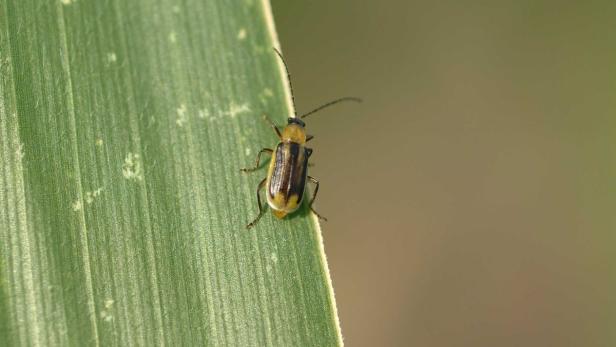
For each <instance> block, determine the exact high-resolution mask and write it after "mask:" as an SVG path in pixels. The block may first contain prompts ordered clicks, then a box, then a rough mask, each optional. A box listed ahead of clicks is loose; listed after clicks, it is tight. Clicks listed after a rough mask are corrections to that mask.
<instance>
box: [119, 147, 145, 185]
mask: <svg viewBox="0 0 616 347" xmlns="http://www.w3.org/2000/svg"><path fill="white" fill-rule="evenodd" d="M122 174H123V175H124V178H126V179H127V180H135V181H141V180H142V179H143V174H142V172H141V159H140V158H139V154H133V153H131V152H129V153H128V154H127V155H126V158H124V164H123V165H122Z"/></svg>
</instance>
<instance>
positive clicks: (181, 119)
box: [175, 104, 188, 126]
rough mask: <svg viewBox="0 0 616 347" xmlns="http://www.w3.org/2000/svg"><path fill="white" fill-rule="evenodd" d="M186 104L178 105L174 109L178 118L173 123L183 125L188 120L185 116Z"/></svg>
mask: <svg viewBox="0 0 616 347" xmlns="http://www.w3.org/2000/svg"><path fill="white" fill-rule="evenodd" d="M186 111H187V109H186V105H184V104H181V105H180V107H178V108H177V109H176V113H177V114H178V118H177V119H176V120H175V123H176V124H177V125H178V126H184V124H185V123H186V122H187V121H188V118H187V117H186Z"/></svg>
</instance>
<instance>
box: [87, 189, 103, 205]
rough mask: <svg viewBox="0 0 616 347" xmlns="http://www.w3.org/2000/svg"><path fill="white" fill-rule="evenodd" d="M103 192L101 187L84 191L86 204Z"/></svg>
mask: <svg viewBox="0 0 616 347" xmlns="http://www.w3.org/2000/svg"><path fill="white" fill-rule="evenodd" d="M102 192H103V187H100V188H98V189H97V190H94V191H91V192H86V204H88V205H89V204H91V203H93V202H94V199H96V197H97V196H99V195H101V193H102Z"/></svg>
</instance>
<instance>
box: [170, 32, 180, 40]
mask: <svg viewBox="0 0 616 347" xmlns="http://www.w3.org/2000/svg"><path fill="white" fill-rule="evenodd" d="M177 41H178V34H176V33H175V31H172V32H170V33H169V42H171V43H176V42H177Z"/></svg>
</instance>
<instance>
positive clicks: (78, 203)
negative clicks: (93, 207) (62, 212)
mask: <svg viewBox="0 0 616 347" xmlns="http://www.w3.org/2000/svg"><path fill="white" fill-rule="evenodd" d="M72 207H73V211H75V212H77V211H80V210H81V200H79V199H77V200H75V201H74V202H73V205H72Z"/></svg>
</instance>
